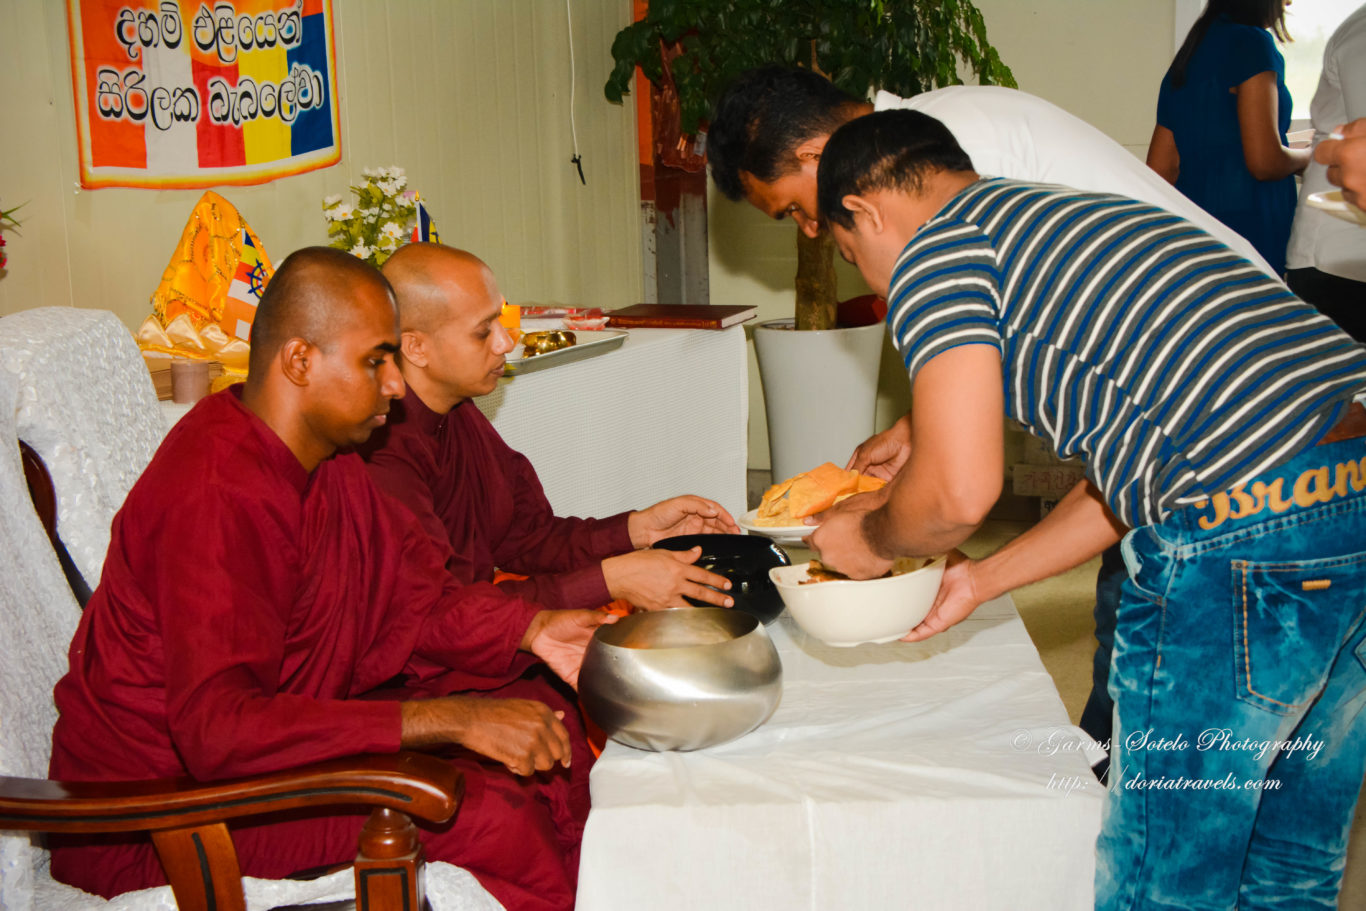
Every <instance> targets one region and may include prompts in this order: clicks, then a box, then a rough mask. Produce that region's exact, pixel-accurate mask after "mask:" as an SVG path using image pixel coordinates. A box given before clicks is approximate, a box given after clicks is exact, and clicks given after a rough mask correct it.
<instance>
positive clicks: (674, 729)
mask: <svg viewBox="0 0 1366 911" xmlns="http://www.w3.org/2000/svg"><path fill="white" fill-rule="evenodd" d="M782 690H783V666H782V662H781V661H780V660H779V658H778V650H777V649H775V648H774V647H773V640H771V639H769V637H768V633H766V632H765V631H764V626H763V624H762V623H760V622H759V621H758V620H757V619H756V618H755V617H754V616H752V615H750V614H746V613H743V612H741V611H736V610H727V609H726V608H721V607H688V608H677V609H674V610H663V611H650V612H646V613H638V614H632V615H630V616H629V617H623V618H621V619H620V620H618V621H617V622H616V623H613V624H611V625H610V626H600V627H598V630H597V632H596V633H594V635H593V640H592V641H591V642H590V643H589V644H588V648H587V650H586V651H585V653H584V659H583V668H582V670H580V671H579V698H580V700H581V701H582V702H583V708H584V711H585V712H587V714H588V717H589V718H591V719H592V720H593V721H594V722H595V723H596V724H597V725H598V726H599V727H600V728H602V729H603V731H604V732H606V734H607V736H609V737H611V738H612V739H613V740H616V741H618V742H619V743H624V744H626V745H627V746H631V747H636V748H637V749H641V750H655V751H663V750H700V749H702V748H703V747H709V746H715V745H717V744H719V743H725V742H726V741H728V740H734V739H735V738H737V737H740V736H742V735H744V734H747V733H749V732H750V731H752V730H754V729H755V728H757V727H758V726H759V725H761V724H763V723H764V722H765V721H767V720H768V717H769V716H770V715H772V714H773V710H774V709H776V708H777V707H778V700H779V699H780V698H781V696H782Z"/></svg>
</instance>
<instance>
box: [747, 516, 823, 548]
mask: <svg viewBox="0 0 1366 911" xmlns="http://www.w3.org/2000/svg"><path fill="white" fill-rule="evenodd" d="M758 514H759V510H757V509H751V510H750V511H749V512H747V513H745V514H744V515H743V516H741V517H740V521H739V525H740V527H741V528H743V529H744V530H745V531H747V532H749V533H750V534H752V535H763V536H764V537H765V538H772V539H773V540H774V541H777V542H778V543H779V544H800V543H802V538H805V537H806V536H807V535H809V534H811V533H812V532H813V531H815V530H816V526H815V525H755V524H754V518H755V516H757V515H758Z"/></svg>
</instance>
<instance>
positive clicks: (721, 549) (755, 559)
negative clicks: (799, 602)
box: [654, 535, 792, 623]
mask: <svg viewBox="0 0 1366 911" xmlns="http://www.w3.org/2000/svg"><path fill="white" fill-rule="evenodd" d="M654 546H655V547H656V548H658V549H660V550H692V549H693V548H694V547H700V548H702V556H700V557H698V558H697V564H696V565H697V566H700V567H702V568H703V569H705V570H708V571H709V572H714V573H716V574H717V575H718V576H725V577H726V578H727V579H729V580H730V591H729V592H727V594H729V595H730V596H731V597H732V598H733V599H735V605H734V607H733V608H732V610H741V611H744V612H745V613H748V614H753V615H754V616H756V617H758V618H759V621H760V622H761V623H772V622H773V621H774V620H776V619H777V618H778V615H779V614H781V613H782V612H783V599H782V596H781V595H779V594H778V587H777V586H776V585H774V584H773V580H772V579H771V578H770V577H769V574H768V571H769V570H770V569H773V568H774V567H777V566H791V565H792V561H791V560H790V559H788V556H787V551H785V550H783V549H782V548H781V547H779V546H778V545H777V544H775V543H773V542H772V541H770V540H768V539H767V538H757V537H753V536H751V535H676V536H675V537H672V538H664V539H662V540H659V541H656V542H655V543H654ZM687 600H688V603H689V604H693V605H696V606H698V607H702V606H704V604H705V602H702V601H697V600H695V599H693V598H689V599H687Z"/></svg>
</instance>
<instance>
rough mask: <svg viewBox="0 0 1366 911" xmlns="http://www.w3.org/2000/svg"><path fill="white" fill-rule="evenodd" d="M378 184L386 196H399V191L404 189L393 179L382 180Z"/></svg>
mask: <svg viewBox="0 0 1366 911" xmlns="http://www.w3.org/2000/svg"><path fill="white" fill-rule="evenodd" d="M376 186H378V187H379V191H380V192H381V193H383V194H384V195H385V196H397V195H398V191H399V190H401V189H403V188H402V187H400V186H399V185H398V184H397V183H395V182H394V181H392V180H381V181H380V182H379V183H378V184H376Z"/></svg>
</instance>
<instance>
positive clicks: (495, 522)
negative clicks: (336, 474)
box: [362, 391, 632, 609]
mask: <svg viewBox="0 0 1366 911" xmlns="http://www.w3.org/2000/svg"><path fill="white" fill-rule="evenodd" d="M362 452H363V454H364V455H365V459H366V462H367V464H368V466H369V468H370V475H371V477H373V478H374V479H375V483H376V484H378V485H379V487H380V489H382V490H384V491H386V492H388V493H390V494H392V495H393V496H394V497H395V498H396V499H398V500H399V502H401V503H403V504H404V505H405V506H407V507H408V508H409V509H411V510H412V511H413V513H414V514H415V515H416V516H417V517H418V519H419V521H421V522H422V525H423V527H424V528H426V529H427V530H428V531H429V532H430V533H431V534H432V536H433V537H434V538H436V539H437V540H438V541H440V542H441V543H443V544H449V546H450V548H451V551H452V559H451V564H450V568H451V572H452V573H453V574H454V575H455V577H456V578H457V579H459V580H460V581H462V582H487V581H489V580H490V579H492V578H493V571H494V569H495V568H497V569H501V570H504V571H506V572H512V573H520V574H522V575H526V576H528V577H529V578H527V579H525V580H520V581H508V582H504V583H502V584H501V586H500V587H502V588H506V589H508V590H509V591H511V592H513V593H515V594H517V595H518V596H520V597H523V598H526V599H527V600H530V601H536V602H538V603H540V604H543V605H545V606H546V607H549V608H555V609H559V608H595V607H600V606H602V605H604V604H606V603H607V602H608V601H611V600H612V596H611V594H610V593H608V591H607V583H606V582H605V581H604V580H603V576H602V560H603V558H605V557H610V556H614V555H616V554H622V553H626V552H628V551H630V550H631V549H632V546H631V536H630V533H629V532H628V530H627V518H628V516H629V513H620V514H618V515H615V516H612V517H610V518H606V519H580V518H573V517H569V518H561V517H558V516H556V515H555V514H554V512H553V511H552V510H551V508H550V503H549V501H548V500H547V499H546V496H545V490H544V489H543V488H542V487H541V482H540V480H539V479H537V477H536V470H535V469H534V468H532V466H531V462H530V461H528V459H527V458H526V456H524V455H522V454H521V453H520V452H517V451H516V450H515V449H513V448H512V447H510V446H508V445H507V443H505V442H504V441H503V438H502V437H501V436H499V435H498V431H497V430H495V429H494V427H493V425H492V424H490V423H489V420H488V418H486V417H484V414H483V412H481V411H480V410H479V408H478V407H477V406H476V405H475V404H474V402H473V401H471V400H468V399H467V400H465V401H463V402H461V403H460V404H459V405H456V406H455V408H453V409H452V410H451V411H450V413H449V414H444V415H442V414H436V413H435V412H433V411H432V410H431V409H430V408H428V407H427V406H426V405H425V404H423V402H422V400H421V399H419V398H418V397H417V395H416V394H414V393H412V392H411V391H410V392H409V393H408V395H407V396H405V397H404V398H403V399H402V400H400V401H395V402H394V403H393V407H392V408H391V410H390V412H389V422H388V423H387V424H386V426H384V427H382V428H380V429H379V430H378V431H376V433H375V434H374V436H372V437H371V439H370V441H369V443H367V445H366V446H365V448H364V449H363V450H362Z"/></svg>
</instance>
